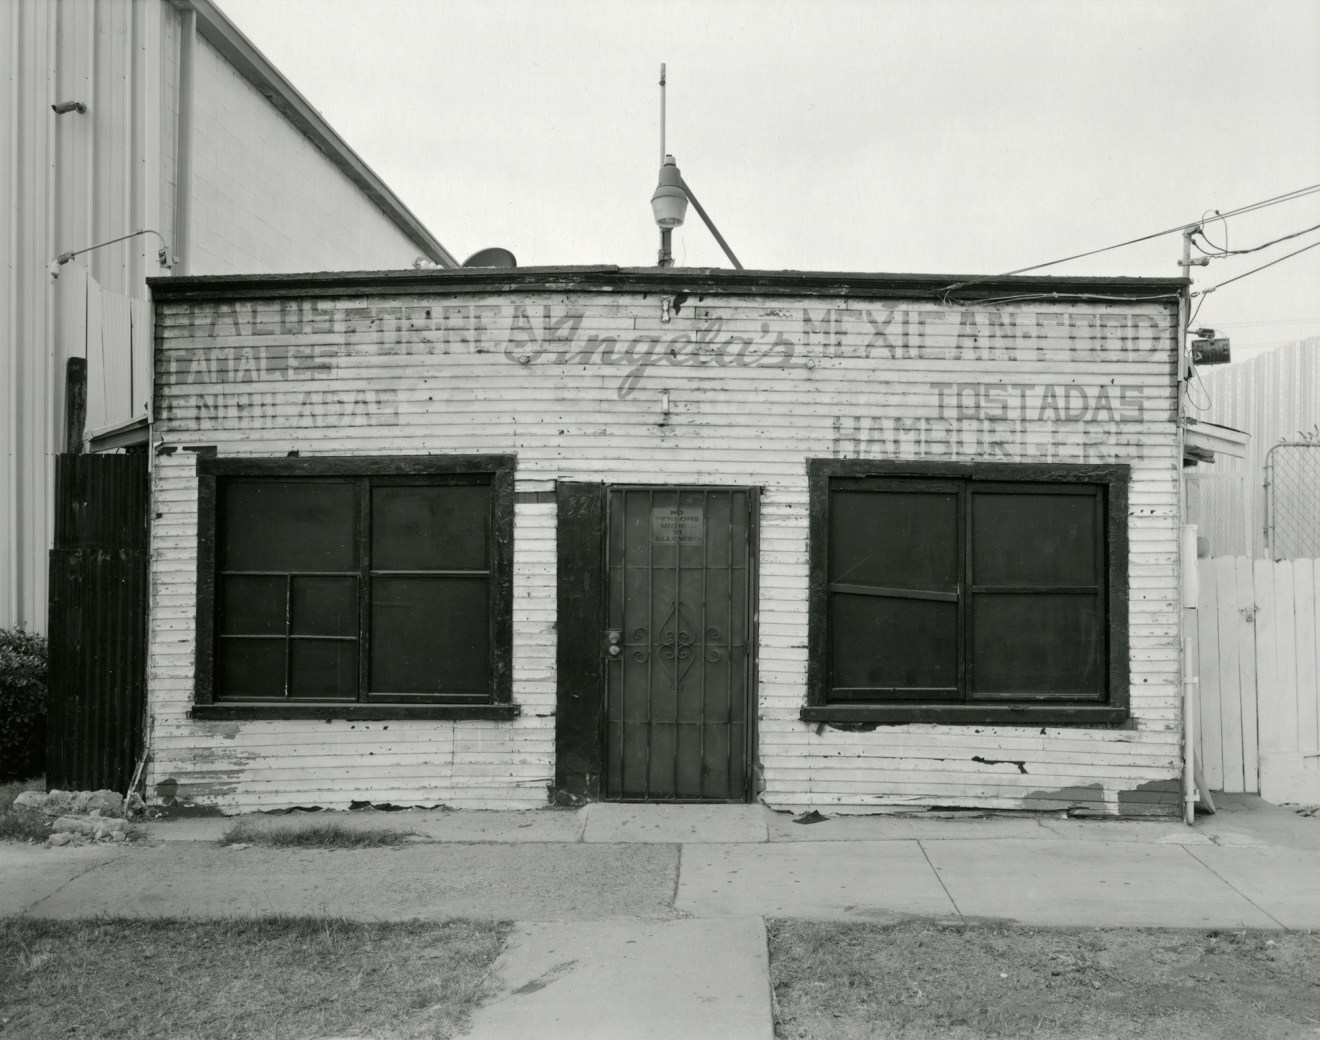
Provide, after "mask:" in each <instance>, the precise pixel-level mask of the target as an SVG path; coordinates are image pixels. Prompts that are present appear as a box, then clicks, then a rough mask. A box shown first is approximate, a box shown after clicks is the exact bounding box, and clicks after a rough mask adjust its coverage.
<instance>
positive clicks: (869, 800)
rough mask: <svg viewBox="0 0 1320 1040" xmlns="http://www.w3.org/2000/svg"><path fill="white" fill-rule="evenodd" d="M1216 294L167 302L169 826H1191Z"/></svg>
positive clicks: (916, 281) (747, 277) (628, 291)
mask: <svg viewBox="0 0 1320 1040" xmlns="http://www.w3.org/2000/svg"><path fill="white" fill-rule="evenodd" d="M1185 285H1186V283H1185V281H1182V280H1178V281H1174V280H1153V279H1056V278H999V279H980V280H976V279H955V278H952V277H931V276H888V275H826V274H803V273H792V272H788V273H768V272H736V273H735V272H721V271H708V270H674V269H669V270H658V269H648V270H620V269H618V268H544V269H521V270H501V271H472V270H469V271H452V272H420V273H414V272H408V273H398V274H389V273H374V274H372V273H367V274H358V275H347V276H335V275H307V276H287V277H272V278H249V277H239V278H227V279H208V278H200V279H199V278H185V279H173V280H169V281H163V282H157V283H154V285H153V291H154V294H155V299H156V386H157V393H156V408H157V412H156V417H155V419H156V421H155V427H154V431H153V438H154V439H155V440H156V441H157V442H159V444H160V447H159V449H158V451H157V454H156V456H155V463H154V483H153V495H154V500H155V505H154V513H155V516H156V519H155V521H154V524H153V528H152V577H151V597H152V598H151V623H150V624H151V629H150V633H151V634H150V646H149V663H148V672H149V701H150V707H149V712H150V716H151V725H150V731H149V743H150V748H151V755H152V758H151V764H150V767H149V778H148V779H149V785H150V790H152V791H153V792H155V793H157V794H162V795H169V796H174V795H177V796H178V797H180V798H184V799H188V800H193V801H196V802H199V803H204V804H210V805H215V806H218V807H220V808H222V809H223V810H225V811H230V812H232V811H239V810H252V809H275V808H281V807H289V806H300V805H301V806H307V805H319V806H331V807H339V808H344V807H348V806H349V805H350V804H352V803H354V802H371V803H377V804H379V803H395V804H425V805H434V804H446V805H451V806H459V807H490V808H522V807H534V806H537V805H543V804H545V802H546V799H547V793H549V795H550V796H551V797H554V798H557V799H558V800H560V801H572V800H574V799H579V798H605V799H615V800H644V801H657V800H677V801H686V800H694V801H696V800H734V801H739V800H748V799H754V798H760V799H762V800H764V801H765V802H766V803H768V804H770V805H773V806H776V807H780V808H800V807H807V806H820V807H828V808H832V809H833V810H836V811H875V810H877V809H883V808H893V807H914V806H940V805H947V806H953V805H956V806H976V807H987V808H999V809H1052V810H1063V809H1072V810H1079V811H1085V812H1095V813H1102V814H1114V813H1146V812H1163V813H1169V814H1176V813H1177V812H1178V795H1177V778H1178V776H1179V773H1180V765H1181V760H1180V745H1181V731H1180V724H1181V710H1180V680H1181V673H1180V649H1179V648H1180V597H1179V559H1178V549H1179V476H1180V470H1181V458H1180V452H1179V448H1180V438H1179V417H1180V405H1179V375H1178V370H1177V369H1178V365H1177V359H1178V357H1179V349H1178V334H1177V332H1178V308H1179V301H1180V297H1181V294H1182V292H1184V291H1185Z"/></svg>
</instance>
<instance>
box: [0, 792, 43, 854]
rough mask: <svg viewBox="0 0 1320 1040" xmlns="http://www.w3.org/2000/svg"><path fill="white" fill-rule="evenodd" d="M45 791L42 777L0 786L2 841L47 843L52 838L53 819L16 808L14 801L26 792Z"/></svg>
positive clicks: (0, 829) (0, 835)
mask: <svg viewBox="0 0 1320 1040" xmlns="http://www.w3.org/2000/svg"><path fill="white" fill-rule="evenodd" d="M45 790H46V784H45V782H44V781H43V780H42V779H41V778H40V777H38V778H37V779H35V780H13V781H10V782H9V783H4V784H0V841H45V840H46V839H47V838H49V837H50V828H51V824H53V823H54V822H55V821H54V820H53V819H51V818H50V817H49V816H44V815H42V814H41V813H34V812H28V811H27V810H26V809H15V808H14V799H15V798H17V797H18V796H19V795H20V794H22V793H23V792H24V791H45Z"/></svg>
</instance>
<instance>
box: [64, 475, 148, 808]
mask: <svg viewBox="0 0 1320 1040" xmlns="http://www.w3.org/2000/svg"><path fill="white" fill-rule="evenodd" d="M55 481H56V499H55V546H54V548H53V549H52V550H51V554H50V613H49V637H50V675H49V687H50V700H49V716H48V722H47V751H46V783H47V785H48V786H49V787H52V788H55V787H58V788H63V789H75V790H79V789H98V788H110V789H112V790H118V791H123V790H125V789H126V788H127V787H128V785H129V783H130V781H131V779H132V775H133V769H134V765H135V763H136V761H137V758H138V756H139V755H140V754H141V750H142V734H143V711H144V705H145V698H146V668H145V661H146V614H147V556H148V553H147V501H148V489H147V457H146V455H145V454H144V453H134V454H129V455H60V456H59V457H58V458H57V460H56V465H55Z"/></svg>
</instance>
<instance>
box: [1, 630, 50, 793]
mask: <svg viewBox="0 0 1320 1040" xmlns="http://www.w3.org/2000/svg"><path fill="white" fill-rule="evenodd" d="M46 659H47V658H46V640H45V638H44V637H42V636H39V635H37V634H36V633H35V632H28V631H25V630H24V629H21V628H0V780H19V779H24V778H26V777H30V776H37V775H39V774H40V773H42V772H43V771H44V768H45V763H46Z"/></svg>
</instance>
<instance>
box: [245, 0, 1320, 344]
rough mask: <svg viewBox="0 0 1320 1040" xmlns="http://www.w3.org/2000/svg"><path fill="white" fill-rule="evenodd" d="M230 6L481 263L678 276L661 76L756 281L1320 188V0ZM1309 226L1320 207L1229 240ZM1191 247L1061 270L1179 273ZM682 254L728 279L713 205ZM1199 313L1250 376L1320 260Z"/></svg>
mask: <svg viewBox="0 0 1320 1040" xmlns="http://www.w3.org/2000/svg"><path fill="white" fill-rule="evenodd" d="M220 4H221V6H222V7H223V9H224V11H225V12H226V14H228V15H229V16H230V17H231V18H232V19H233V21H234V22H235V24H237V25H238V27H239V28H240V29H241V30H242V31H243V32H244V33H245V34H246V35H247V36H248V37H249V38H250V39H251V40H252V42H253V43H254V44H255V45H256V46H257V47H258V48H260V49H261V50H262V51H263V52H264V53H265V54H266V56H267V57H268V58H270V59H271V61H272V62H274V64H275V65H276V66H277V67H278V68H279V69H280V70H281V71H282V72H283V73H284V74H285V75H286V76H287V77H288V78H289V79H290V80H291V81H292V82H293V84H294V86H295V87H297V88H298V90H299V91H301V92H302V94H303V95H304V96H306V97H307V99H308V100H309V101H310V102H311V103H312V104H313V105H314V106H315V107H316V108H318V109H319V110H320V111H321V112H322V113H323V114H324V115H325V117H326V118H327V119H328V120H329V122H330V123H331V125H332V126H334V127H335V129H336V130H338V131H339V133H340V134H341V135H342V136H343V137H344V138H345V140H347V141H348V143H349V144H350V145H351V146H352V147H353V148H354V149H355V150H356V151H357V152H358V154H359V155H361V156H362V158H363V159H364V160H365V161H366V162H367V163H368V164H369V165H370V166H372V167H373V168H374V169H375V170H376V172H377V173H379V174H380V175H381V177H383V178H384V180H385V181H386V183H388V184H389V185H390V187H391V188H393V189H394V191H395V192H396V194H398V195H399V197H400V198H402V199H403V201H404V202H405V203H406V204H407V205H408V206H409V207H410V208H411V209H412V210H413V212H414V213H416V214H417V216H418V217H419V218H420V219H421V220H422V222H423V223H425V224H426V225H427V226H428V227H429V228H430V229H431V230H432V232H433V233H434V234H435V235H436V237H437V238H439V239H440V241H441V242H442V243H444V245H445V246H446V248H448V249H449V251H450V252H451V253H453V254H454V255H455V256H456V257H457V258H458V259H459V260H460V261H461V260H463V259H464V258H465V257H467V256H468V255H470V254H471V253H473V252H475V251H476V250H478V249H480V248H482V247H485V246H495V245H498V246H504V247H507V248H509V249H511V250H512V251H513V252H514V253H515V254H516V256H517V257H518V261H519V263H520V264H522V265H525V266H531V265H539V264H597V263H607V264H619V265H621V266H646V265H650V264H654V263H655V257H656V249H657V246H658V232H657V230H656V228H655V225H654V224H653V223H652V220H651V214H650V196H651V193H652V191H653V190H654V187H655V183H656V172H657V169H658V166H659V148H660V141H659V87H658V85H657V84H658V79H659V67H660V63H661V62H662V61H663V62H666V63H667V65H668V79H669V84H668V136H667V150H668V151H669V152H671V153H673V154H674V155H675V156H676V157H677V159H678V163H679V166H680V168H681V169H682V171H683V176H684V178H685V179H686V180H687V182H688V183H689V185H690V186H691V188H692V191H693V192H694V193H695V194H696V196H697V198H698V199H700V201H701V203H702V204H703V205H704V207H705V208H706V210H707V212H708V213H709V214H710V216H711V218H712V219H713V220H714V221H715V223H716V225H717V226H718V227H719V229H720V231H721V232H722V233H723V234H724V236H725V238H726V239H727V240H728V242H729V244H730V246H731V247H732V248H733V250H734V252H735V253H736V254H737V255H738V258H739V259H740V260H741V261H742V263H743V264H744V266H746V267H748V268H763V269H775V270H778V269H797V270H833V271H869V272H922V273H937V274H950V275H954V274H993V273H1001V272H1006V271H1010V270H1014V269H1016V268H1020V267H1026V266H1029V265H1033V264H1039V263H1044V262H1046V261H1050V260H1054V259H1058V258H1061V257H1065V256H1068V255H1070V254H1074V253H1080V252H1084V251H1087V250H1091V249H1097V248H1100V247H1102V246H1107V245H1112V244H1115V243H1118V242H1121V241H1124V240H1126V239H1130V238H1135V237H1137V236H1140V235H1144V234H1149V233H1151V232H1155V231H1160V230H1163V229H1166V228H1170V227H1173V226H1176V225H1179V224H1182V223H1185V222H1189V221H1193V220H1196V219H1198V218H1199V217H1201V216H1202V214H1203V213H1204V214H1208V213H1210V212H1211V211H1214V210H1216V209H1219V210H1229V209H1234V208H1237V207H1241V206H1244V205H1247V204H1250V203H1253V202H1257V201H1260V200H1263V199H1267V198H1271V197H1274V196H1277V195H1281V194H1284V193H1287V192H1290V191H1293V190H1296V189H1299V188H1303V187H1307V186H1310V185H1315V184H1320V2H1317V0H1198V2H1192V0H702V2H692V3H687V2H666V0H220ZM1313 225H1320V194H1313V195H1311V196H1309V197H1307V198H1303V199H1299V200H1295V201H1291V202H1287V203H1283V204H1280V205H1275V206H1271V207H1269V208H1267V209H1263V210H1260V211H1258V212H1255V213H1250V214H1244V215H1242V216H1238V217H1235V218H1232V219H1230V220H1229V221H1228V223H1227V226H1225V225H1224V224H1223V223H1222V222H1214V223H1210V222H1207V224H1206V233H1207V234H1208V235H1209V237H1210V238H1211V239H1212V240H1213V241H1214V242H1215V243H1216V244H1217V245H1219V246H1224V245H1225V244H1226V245H1227V246H1228V247H1230V248H1233V249H1246V248H1250V247H1252V246H1255V245H1258V244H1260V243H1263V242H1266V241H1269V240H1270V239H1273V238H1277V237H1279V236H1281V235H1285V234H1289V233H1291V232H1294V231H1299V230H1301V229H1304V228H1309V227H1312V226H1313ZM1313 242H1320V231H1313V232H1311V233H1309V234H1307V235H1303V236H1301V237H1299V238H1297V239H1295V240H1293V241H1291V242H1286V243H1281V244H1280V245H1278V246H1274V247H1272V248H1270V249H1266V250H1263V251H1261V252H1259V253H1253V254H1251V255H1249V256H1238V257H1230V258H1224V259H1218V260H1215V261H1213V262H1212V263H1211V265H1210V266H1209V267H1206V268H1195V269H1193V277H1194V278H1195V280H1196V282H1197V287H1198V288H1206V287H1209V286H1212V285H1216V284H1218V283H1220V282H1223V281H1224V280H1226V279H1228V278H1232V277H1234V276H1236V275H1239V274H1242V273H1243V272H1245V271H1247V270H1249V269H1251V268H1253V267H1257V266H1259V265H1261V264H1263V263H1267V262H1269V261H1270V260H1273V259H1276V258H1278V257H1280V256H1282V255H1284V254H1285V253H1288V252H1290V251H1292V250H1293V249H1297V248H1300V247H1302V246H1306V245H1309V244H1311V243H1313ZM1180 249H1181V242H1180V239H1179V237H1178V236H1177V235H1169V236H1166V237H1163V238H1160V239H1156V240H1155V241H1153V242H1149V243H1146V244H1143V245H1139V246H1133V247H1129V248H1125V249H1120V250H1117V251H1114V252H1109V253H1105V254H1102V255H1100V256H1097V257H1093V258H1090V259H1086V260H1080V261H1075V262H1073V263H1069V264H1066V265H1061V266H1057V267H1050V268H1046V269H1044V270H1042V272H1041V273H1043V274H1097V275H1147V276H1167V275H1176V274H1177V273H1178V268H1177V266H1176V261H1177V259H1178V257H1179V255H1180ZM674 254H675V259H676V262H677V263H678V264H679V265H680V266H691V267H705V266H720V267H723V266H728V262H727V261H726V260H725V258H724V256H723V254H722V253H721V251H720V249H719V247H718V245H717V244H716V243H715V242H714V240H713V239H712V238H711V236H710V234H709V233H708V232H707V231H706V229H705V227H704V226H703V225H702V224H701V221H700V219H699V218H698V217H697V215H696V213H695V211H689V214H688V221H687V224H686V225H685V226H684V227H683V228H681V229H680V230H679V231H677V232H675V236H674ZM1197 324H1198V325H1210V326H1213V327H1215V328H1216V329H1218V330H1220V331H1221V334H1223V333H1228V334H1230V335H1231V336H1232V339H1233V343H1234V354H1235V357H1238V358H1240V359H1243V358H1246V357H1249V356H1254V354H1255V353H1257V352H1259V350H1260V349H1266V348H1267V347H1268V346H1269V345H1274V344H1278V343H1281V342H1291V341H1293V340H1295V339H1300V338H1303V337H1305V336H1311V335H1317V334H1320V248H1316V249H1314V250H1311V251H1310V252H1308V253H1305V254H1303V255H1301V256H1298V257H1296V258H1294V259H1290V260H1285V261H1283V262H1282V263H1280V264H1279V265H1278V266H1276V267H1272V268H1270V269H1269V270H1267V271H1262V272H1261V273H1260V274H1256V275H1252V276H1251V277H1249V278H1245V279H1243V280H1242V281H1240V282H1235V283H1234V284H1233V285H1229V286H1225V287H1224V288H1223V289H1220V290H1218V291H1217V292H1215V293H1212V294H1210V295H1209V296H1208V297H1207V298H1206V300H1205V303H1204V306H1203V307H1202V309H1201V311H1200V314H1199V316H1198V319H1197Z"/></svg>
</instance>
